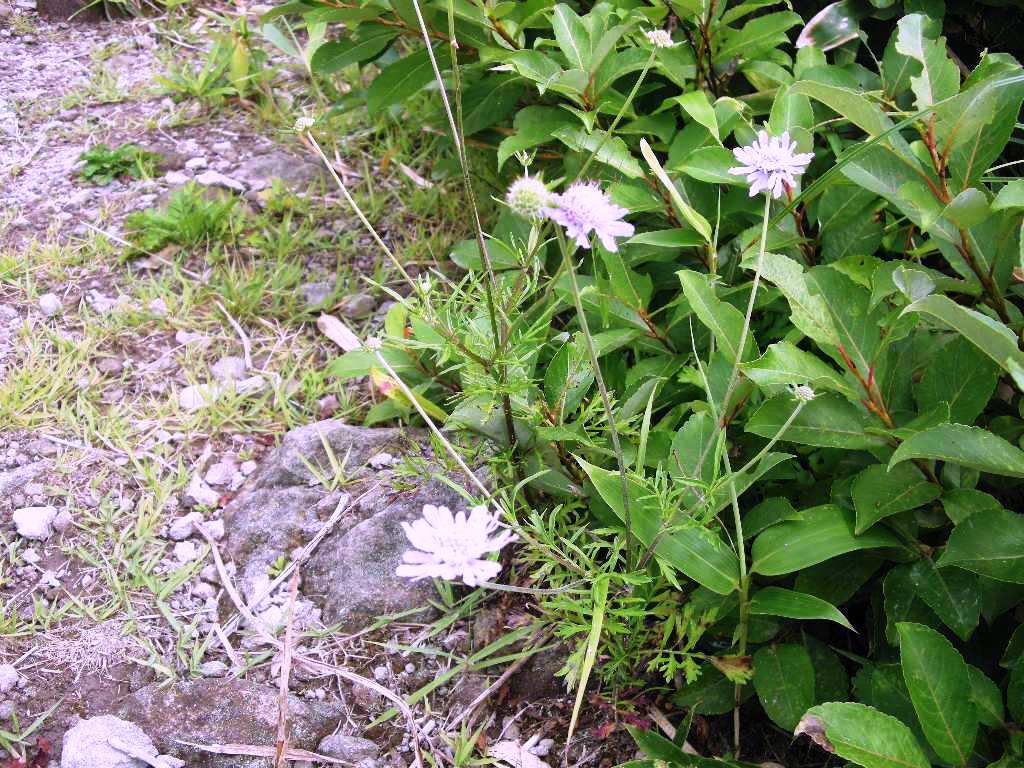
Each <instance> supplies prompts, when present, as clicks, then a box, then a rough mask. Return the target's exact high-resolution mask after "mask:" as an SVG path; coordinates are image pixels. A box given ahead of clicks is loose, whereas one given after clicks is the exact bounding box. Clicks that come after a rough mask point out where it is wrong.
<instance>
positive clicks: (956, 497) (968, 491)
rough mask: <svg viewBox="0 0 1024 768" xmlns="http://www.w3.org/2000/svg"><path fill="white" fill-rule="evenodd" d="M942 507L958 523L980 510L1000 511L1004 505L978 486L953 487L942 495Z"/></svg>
mask: <svg viewBox="0 0 1024 768" xmlns="http://www.w3.org/2000/svg"><path fill="white" fill-rule="evenodd" d="M942 508H943V509H944V510H945V512H946V517H948V518H949V519H950V520H952V521H953V522H954V523H955V524H956V525H960V523H962V522H963V521H964V520H966V519H967V518H968V517H970V516H971V515H973V514H976V513H978V512H993V511H995V512H999V511H1002V509H1003V505H1002V504H1000V503H999V500H998V499H996V498H995V497H993V496H990V495H989V494H987V493H985V492H984V491H979V490H977V489H976V488H953V489H952V490H949V491H946V492H945V493H944V494H943V495H942Z"/></svg>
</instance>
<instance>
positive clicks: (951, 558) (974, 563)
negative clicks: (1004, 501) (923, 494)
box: [938, 509, 1024, 584]
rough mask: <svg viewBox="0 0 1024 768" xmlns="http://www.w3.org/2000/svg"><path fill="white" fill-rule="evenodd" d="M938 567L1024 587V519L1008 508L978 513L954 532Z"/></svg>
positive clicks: (958, 526)
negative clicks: (953, 567) (958, 570)
mask: <svg viewBox="0 0 1024 768" xmlns="http://www.w3.org/2000/svg"><path fill="white" fill-rule="evenodd" d="M938 566H939V568H944V567H946V566H956V567H957V568H963V569H964V570H967V571H971V572H973V573H977V574H980V575H981V576H987V577H989V578H990V579H997V580H998V581H1009V582H1013V583H1014V584H1024V516H1021V515H1018V514H1016V513H1014V512H1010V511H1009V510H1005V509H1001V510H991V511H985V512H976V513H974V514H973V515H971V516H970V517H968V518H967V519H966V520H964V521H963V522H962V523H960V524H959V525H957V526H956V527H955V528H954V529H953V532H952V533H950V535H949V541H948V543H947V545H946V550H945V552H943V553H942V557H940V558H939V561H938Z"/></svg>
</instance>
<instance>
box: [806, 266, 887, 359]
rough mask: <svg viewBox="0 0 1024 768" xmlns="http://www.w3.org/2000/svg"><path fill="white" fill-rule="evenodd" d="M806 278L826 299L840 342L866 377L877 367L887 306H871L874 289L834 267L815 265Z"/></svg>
mask: <svg viewBox="0 0 1024 768" xmlns="http://www.w3.org/2000/svg"><path fill="white" fill-rule="evenodd" d="M807 279H808V285H809V287H810V289H811V292H812V293H816V294H817V295H818V296H820V297H821V298H822V299H824V301H825V305H826V306H827V307H828V311H829V313H830V314H831V315H832V323H833V326H834V327H835V329H836V333H837V334H838V336H839V343H840V344H841V345H842V346H843V347H844V348H845V349H846V354H847V355H849V357H850V359H851V360H853V362H854V364H855V365H856V366H857V368H858V370H859V371H860V373H861V375H862V376H865V377H866V376H867V374H868V372H869V371H871V370H872V369H874V368H876V367H877V362H878V353H879V350H880V349H881V346H882V341H883V336H882V334H881V333H879V329H880V328H881V327H882V326H883V322H884V319H885V313H886V309H885V307H882V306H876V307H872V306H871V292H870V291H869V290H868V289H867V288H864V287H863V286H861V285H858V284H857V283H855V282H854V281H853V280H852V279H850V278H849V277H848V276H846V275H845V274H843V273H842V272H840V271H839V270H838V269H835V268H833V267H816V268H815V269H813V270H811V272H810V274H809V275H808V278H807ZM876 375H877V374H876Z"/></svg>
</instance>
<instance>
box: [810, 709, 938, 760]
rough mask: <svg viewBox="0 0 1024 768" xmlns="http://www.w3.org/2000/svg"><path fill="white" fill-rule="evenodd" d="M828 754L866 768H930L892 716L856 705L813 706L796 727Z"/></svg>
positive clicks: (916, 745)
mask: <svg viewBox="0 0 1024 768" xmlns="http://www.w3.org/2000/svg"><path fill="white" fill-rule="evenodd" d="M802 733H806V734H807V735H808V736H810V737H811V738H812V739H814V741H816V742H817V743H818V744H820V745H822V746H824V747H825V748H826V749H827V750H828V751H830V752H835V754H836V755H838V756H839V757H841V758H843V759H844V760H849V761H850V762H852V763H856V764H857V765H862V766H864V768H931V766H930V763H929V762H928V758H927V757H925V754H924V752H923V750H922V749H921V745H920V744H919V743H918V742H917V739H916V738H914V734H913V733H912V732H911V730H910V729H909V728H908V727H907V726H905V725H904V724H903V723H901V722H900V721H899V720H897V719H896V718H895V717H892V716H891V715H887V714H885V713H883V712H879V711H878V710H877V709H873V708H871V707H868V706H865V705H864V704H855V703H853V702H832V703H829V704H819V705H818V706H816V707H811V709H809V710H808V711H807V714H806V715H804V717H803V719H802V720H801V721H800V724H799V725H798V726H797V729H796V734H797V735H800V734H802Z"/></svg>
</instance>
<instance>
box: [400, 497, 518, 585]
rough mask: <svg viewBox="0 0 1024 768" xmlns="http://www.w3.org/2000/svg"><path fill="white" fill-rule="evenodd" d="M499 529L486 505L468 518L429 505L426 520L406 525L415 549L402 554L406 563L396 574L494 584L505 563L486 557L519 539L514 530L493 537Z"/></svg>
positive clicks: (425, 514) (423, 518)
mask: <svg viewBox="0 0 1024 768" xmlns="http://www.w3.org/2000/svg"><path fill="white" fill-rule="evenodd" d="M499 526H500V523H499V522H498V519H497V517H495V516H494V515H492V514H491V512H490V510H488V509H487V507H485V506H482V505H481V506H477V507H473V509H471V510H470V512H469V517H468V518H467V517H466V513H465V512H459V513H457V514H455V515H454V516H453V515H452V511H451V510H450V509H448V507H436V506H434V505H433V504H426V505H424V507H423V517H422V518H420V519H419V520H415V521H413V522H412V523H411V524H410V523H402V528H403V529H404V530H405V535H406V536H407V537H408V539H409V542H410V543H411V544H412V545H413V547H415V549H410V550H407V551H406V552H405V554H403V555H402V560H403V561H404V562H403V563H402V564H401V565H400V566H398V568H397V569H396V570H395V574H396V575H397V576H406V577H408V578H411V579H425V578H430V577H433V578H439V579H445V580H447V581H454V580H456V579H462V582H463V583H464V584H465V585H466V586H468V587H475V586H476V585H477V584H479V583H481V582H483V581H490V580H491V579H493V578H494V577H495V576H497V575H498V573H499V572H500V571H501V564H500V563H497V562H495V561H493V560H483V559H481V558H482V556H483V555H485V554H487V553H488V552H497V551H499V550H500V549H501V548H502V547H504V546H505V545H506V544H508V543H509V542H510V541H513V540H514V539H515V538H516V537H515V534H513V533H511V532H510V531H502V532H501V533H499V534H498V535H496V536H491V534H492V533H494V531H496V530H497V529H498V528H499Z"/></svg>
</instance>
